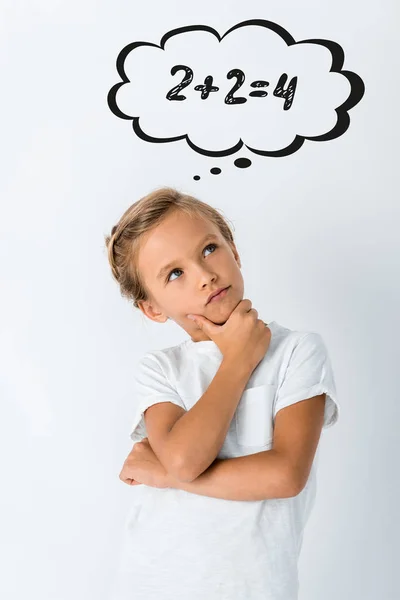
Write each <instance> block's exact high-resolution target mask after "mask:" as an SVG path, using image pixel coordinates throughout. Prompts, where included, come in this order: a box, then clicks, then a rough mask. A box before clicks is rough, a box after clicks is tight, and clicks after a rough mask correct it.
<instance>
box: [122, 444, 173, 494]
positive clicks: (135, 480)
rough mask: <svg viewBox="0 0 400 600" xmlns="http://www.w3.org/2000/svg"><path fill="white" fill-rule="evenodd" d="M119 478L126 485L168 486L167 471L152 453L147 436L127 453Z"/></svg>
mask: <svg viewBox="0 0 400 600" xmlns="http://www.w3.org/2000/svg"><path fill="white" fill-rule="evenodd" d="M119 478H120V479H121V481H123V482H124V483H127V484H128V485H138V484H140V483H143V484H144V485H149V486H150V487H157V488H166V487H170V484H169V480H168V473H167V471H166V470H165V468H164V467H163V465H162V464H161V463H160V461H159V460H158V458H157V456H156V455H155V454H154V452H153V450H152V447H151V446H150V442H149V440H148V438H143V440H142V441H141V442H137V443H136V444H135V445H134V446H133V448H132V450H131V452H130V453H129V454H128V456H127V458H126V460H125V462H124V465H123V467H122V471H121V473H120V474H119Z"/></svg>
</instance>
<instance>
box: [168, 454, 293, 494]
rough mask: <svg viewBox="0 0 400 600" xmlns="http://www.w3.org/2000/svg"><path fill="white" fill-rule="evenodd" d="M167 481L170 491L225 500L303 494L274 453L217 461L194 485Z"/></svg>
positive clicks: (189, 482) (174, 480)
mask: <svg viewBox="0 0 400 600" xmlns="http://www.w3.org/2000/svg"><path fill="white" fill-rule="evenodd" d="M167 478H168V484H169V485H168V487H172V488H177V489H181V490H186V491H187V492H192V493H193V494H199V495H200V496H211V497H212V498H222V499H224V500H266V499H268V498H289V497H291V496H295V495H297V494H298V493H299V492H300V490H299V488H298V486H297V485H296V482H295V477H294V474H293V473H292V471H291V469H290V467H289V465H288V463H287V461H286V460H285V457H284V456H282V455H281V454H279V453H278V452H276V451H274V449H271V450H264V451H263V452H257V453H256V454H250V455H248V456H238V457H236V458H225V459H219V458H217V459H215V461H214V462H213V463H212V464H211V465H210V466H209V467H208V469H206V470H205V471H204V472H203V473H201V475H199V476H198V477H197V478H196V479H194V480H193V481H178V480H177V479H175V478H174V477H173V476H171V475H169V474H168V476H167Z"/></svg>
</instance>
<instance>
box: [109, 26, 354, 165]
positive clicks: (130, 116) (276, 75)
mask: <svg viewBox="0 0 400 600" xmlns="http://www.w3.org/2000/svg"><path fill="white" fill-rule="evenodd" d="M343 63H344V51H343V49H342V47H341V46H340V45H339V44H338V43H337V42H334V41H331V40H323V39H308V40H302V41H299V42H296V41H295V40H294V38H293V37H292V36H291V35H290V33H288V32H287V31H286V30H285V29H284V28H283V27H281V26H280V25H277V24H276V23H273V22H271V21H266V20H263V19H253V20H248V21H243V22H241V23H239V24H237V25H235V26H233V27H231V28H230V29H229V30H228V31H227V32H226V33H225V34H224V35H223V36H222V37H221V36H220V35H219V34H218V32H217V31H216V30H215V29H213V28H212V27H209V26H207V25H189V26H187V27H179V28H177V29H174V30H172V31H169V32H167V33H166V34H165V35H164V36H163V37H162V39H161V42H160V45H157V44H154V43H151V42H143V41H137V42H133V43H131V44H128V45H127V46H125V47H124V48H123V49H122V50H121V52H120V53H119V55H118V58H117V71H118V74H119V76H120V78H121V81H119V82H118V83H116V84H115V85H114V86H113V87H112V88H111V89H110V91H109V93H108V96H107V102H108V106H109V108H110V109H111V111H112V112H113V113H114V114H115V115H116V116H118V117H120V118H121V119H126V120H131V121H132V127H133V130H134V132H135V134H136V135H137V136H138V137H139V138H141V139H143V140H145V141H147V142H153V143H167V142H177V141H179V140H186V142H187V144H188V145H189V146H190V148H192V149H193V150H195V151H196V152H198V153H200V154H203V155H206V156H214V157H222V156H228V155H230V154H233V153H235V152H237V151H238V150H240V149H241V148H242V147H243V146H245V147H247V148H248V150H250V151H251V152H254V153H255V154H259V155H262V156H273V157H282V156H287V155H289V154H292V153H293V152H296V151H297V150H298V149H299V148H300V147H301V146H302V145H303V143H304V140H306V139H307V140H311V141H328V140H333V139H335V138H337V137H339V136H340V135H342V134H343V133H345V131H346V130H347V129H348V127H349V125H350V117H349V114H348V111H349V110H350V109H351V108H352V107H354V106H355V105H356V104H357V103H358V102H359V101H360V100H361V98H362V97H363V95H364V90H365V88H364V83H363V80H362V79H361V77H360V76H359V75H357V74H356V73H354V72H352V71H347V70H343V69H342V67H343Z"/></svg>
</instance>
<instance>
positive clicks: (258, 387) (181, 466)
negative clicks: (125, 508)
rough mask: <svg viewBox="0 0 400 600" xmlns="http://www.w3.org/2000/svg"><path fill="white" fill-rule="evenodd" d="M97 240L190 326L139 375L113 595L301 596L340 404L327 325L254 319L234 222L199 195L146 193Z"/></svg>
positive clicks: (122, 271)
mask: <svg viewBox="0 0 400 600" xmlns="http://www.w3.org/2000/svg"><path fill="white" fill-rule="evenodd" d="M106 244H107V248H108V259H109V262H110V265H111V268H112V273H113V276H114V277H115V279H116V280H117V282H118V283H119V285H120V290H121V294H122V295H123V296H125V297H126V298H128V299H130V300H131V301H132V302H133V304H134V306H135V307H136V308H139V309H140V310H141V311H142V312H143V314H145V315H146V316H147V317H148V318H150V319H152V320H153V321H156V322H158V323H164V322H165V321H166V320H167V319H172V320H174V321H175V322H176V323H177V324H178V325H179V326H180V327H182V328H183V329H184V330H185V331H186V332H187V333H188V334H189V336H190V337H189V338H188V339H185V340H184V341H183V342H181V343H180V344H177V345H175V346H171V347H168V348H165V349H163V350H153V351H148V352H146V353H145V354H144V356H142V357H141V359H140V360H139V361H138V364H137V366H136V369H135V372H134V378H135V388H136V396H135V398H134V402H135V417H134V420H133V425H132V430H131V434H130V437H131V439H132V440H133V441H134V442H135V445H134V448H133V450H132V452H131V453H130V456H129V457H128V459H127V460H126V461H125V464H124V467H123V470H122V471H121V475H120V478H121V479H122V480H123V481H126V482H127V483H132V484H133V485H134V488H133V491H132V495H133V504H132V509H131V511H130V514H129V517H128V519H127V521H126V529H125V531H124V544H123V549H122V552H121V561H120V566H119V571H118V578H117V581H116V582H115V590H114V595H113V596H112V600H297V598H298V587H299V586H298V557H299V553H300V549H301V545H302V539H303V531H304V526H305V524H306V522H307V519H308V517H309V515H310V511H311V509H312V507H313V505H314V501H315V494H316V478H315V475H316V463H317V458H316V457H317V450H318V441H319V437H320V433H321V430H322V428H327V427H330V426H332V425H333V424H334V423H335V422H336V421H337V419H338V416H339V404H338V402H337V400H336V390H335V381H334V376H333V372H332V367H331V362H330V359H329V356H328V353H327V349H326V347H325V344H324V342H323V340H322V337H321V336H320V335H319V334H318V333H314V332H300V331H295V330H290V329H288V328H287V327H284V326H282V325H280V324H279V323H277V322H276V321H272V322H271V323H268V326H266V323H264V322H263V321H261V319H259V318H258V312H257V311H256V309H255V308H253V307H252V304H251V301H250V300H249V299H247V298H243V291H244V282H243V277H242V273H241V263H240V258H239V255H238V252H237V249H236V246H235V243H234V239H233V234H232V231H231V229H230V227H229V225H228V224H227V222H226V220H225V219H224V218H223V216H222V215H221V213H220V212H219V211H218V210H216V209H214V208H213V207H211V206H209V205H208V204H206V203H204V202H201V201H200V200H198V199H196V198H193V197H191V196H187V195H184V194H181V193H180V192H178V191H177V190H174V189H171V188H161V189H158V190H156V191H155V192H152V193H151V194H149V195H147V196H145V197H143V198H141V199H140V200H139V201H138V202H136V203H135V204H133V205H132V206H131V207H130V208H129V209H128V210H127V211H126V212H125V213H124V214H123V216H122V217H121V219H120V221H119V222H118V224H117V225H116V226H115V227H113V229H112V233H111V236H107V237H106ZM221 288H224V290H225V291H223V292H222V293H221V294H220V295H219V296H218V297H216V298H215V299H214V300H210V296H211V295H212V294H213V293H215V292H217V291H218V290H219V289H221ZM189 314H193V315H194V317H195V320H191V319H190V318H189V316H188V315H189ZM304 400H307V402H303V401H304ZM141 440H144V441H143V442H142V443H141V444H139V443H138V442H140V441H141Z"/></svg>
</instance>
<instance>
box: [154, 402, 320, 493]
mask: <svg viewBox="0 0 400 600" xmlns="http://www.w3.org/2000/svg"><path fill="white" fill-rule="evenodd" d="M325 402H326V394H325V393H323V394H318V395H317V396H312V397H309V398H304V400H301V401H299V402H296V403H294V404H292V405H290V406H287V407H286V408H283V409H281V410H280V411H279V412H278V414H277V415H276V420H275V427H274V438H273V447H272V448H271V449H270V450H264V451H262V452H257V453H256V454H250V455H248V456H239V457H236V458H227V459H218V458H217V459H216V460H215V461H214V463H213V464H212V465H211V466H210V467H209V468H208V469H207V470H206V471H204V473H202V474H201V475H199V477H197V478H196V479H194V480H193V481H184V482H182V481H177V480H175V479H174V478H173V477H171V476H170V475H169V474H168V473H167V475H166V477H167V485H169V487H176V488H178V489H182V490H186V491H188V492H192V493H194V494H200V495H203V496H211V497H213V498H223V499H225V500H266V499H269V498H289V497H291V496H296V495H297V494H299V493H300V492H301V490H302V489H303V488H304V487H305V485H306V483H307V480H308V477H309V474H310V471H311V467H312V464H313V461H314V456H315V453H316V450H317V447H318V443H319V439H320V436H321V430H322V426H323V422H324V410H325Z"/></svg>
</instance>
